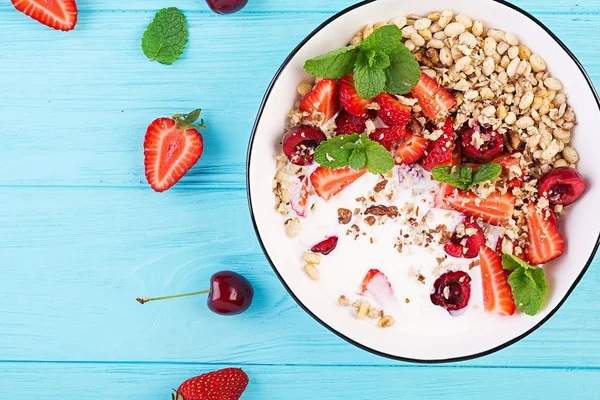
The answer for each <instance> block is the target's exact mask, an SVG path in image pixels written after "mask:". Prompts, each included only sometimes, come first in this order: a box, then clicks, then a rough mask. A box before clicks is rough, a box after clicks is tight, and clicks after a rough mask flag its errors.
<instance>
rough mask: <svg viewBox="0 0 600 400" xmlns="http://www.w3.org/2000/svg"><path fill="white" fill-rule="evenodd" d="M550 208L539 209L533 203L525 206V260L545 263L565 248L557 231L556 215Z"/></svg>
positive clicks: (535, 263)
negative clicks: (527, 239) (527, 242)
mask: <svg viewBox="0 0 600 400" xmlns="http://www.w3.org/2000/svg"><path fill="white" fill-rule="evenodd" d="M552 214H554V212H553V211H552V210H550V209H549V208H548V209H545V210H539V209H538V208H537V206H536V205H535V204H529V205H528V206H527V228H528V229H527V233H528V236H529V246H528V247H527V257H526V258H527V262H528V263H530V264H532V265H540V264H545V263H547V262H548V261H550V260H554V259H555V258H557V257H559V256H560V255H561V254H562V253H563V251H564V250H565V241H564V239H563V237H562V236H561V234H560V233H559V232H558V226H557V222H556V216H552Z"/></svg>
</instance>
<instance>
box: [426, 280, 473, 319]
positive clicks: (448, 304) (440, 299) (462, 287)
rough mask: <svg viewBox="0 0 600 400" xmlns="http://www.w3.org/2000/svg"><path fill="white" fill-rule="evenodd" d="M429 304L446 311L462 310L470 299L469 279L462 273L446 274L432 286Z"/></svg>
mask: <svg viewBox="0 0 600 400" xmlns="http://www.w3.org/2000/svg"><path fill="white" fill-rule="evenodd" d="M430 297H431V302H432V303H433V304H435V305H436V306H441V307H444V308H445V309H446V310H448V311H458V310H462V309H463V308H465V307H466V306H467V304H468V303H469V298H470V297H471V277H470V276H469V274H467V273H466V272H463V271H455V272H452V271H451V272H446V273H445V274H444V275H442V276H440V277H439V278H438V279H437V280H436V281H435V283H434V284H433V293H432V294H431V296H430Z"/></svg>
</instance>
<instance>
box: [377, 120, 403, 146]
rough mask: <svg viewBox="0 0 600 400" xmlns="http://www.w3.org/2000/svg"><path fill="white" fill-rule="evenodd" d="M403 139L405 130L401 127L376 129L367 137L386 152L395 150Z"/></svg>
mask: <svg viewBox="0 0 600 400" xmlns="http://www.w3.org/2000/svg"><path fill="white" fill-rule="evenodd" d="M405 137H406V128H404V126H401V125H398V126H392V127H391V128H377V129H376V130H375V132H373V133H371V134H370V135H369V139H371V140H374V141H376V142H378V143H379V144H380V145H382V146H383V147H385V148H386V149H388V150H392V149H393V148H395V147H396V146H397V145H398V143H400V142H401V141H402V139H404V138H405Z"/></svg>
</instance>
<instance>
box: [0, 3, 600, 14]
mask: <svg viewBox="0 0 600 400" xmlns="http://www.w3.org/2000/svg"><path fill="white" fill-rule="evenodd" d="M511 2H512V3H513V4H515V5H517V6H519V7H521V8H523V9H525V10H527V11H529V12H533V13H544V14H553V13H594V12H599V11H600V6H599V5H598V2H597V1H595V0H580V1H577V2H575V1H563V2H542V1H539V0H512V1H511ZM355 3H358V1H356V0H337V1H322V0H303V1H289V0H266V1H258V0H249V2H248V5H247V6H246V8H245V9H244V10H243V11H242V12H241V14H251V13H273V12H295V13H303V12H306V11H308V12H313V11H318V12H322V13H328V14H334V13H336V12H338V11H340V10H342V9H344V8H346V7H349V6H351V5H353V4H355ZM77 4H78V7H79V10H80V13H85V12H90V11H116V10H118V11H121V10H129V11H142V10H158V9H160V8H163V7H166V6H167V5H165V3H164V2H162V1H160V0H147V1H126V2H125V1H118V0H106V1H102V2H96V1H90V0H79V1H78V2H77ZM168 6H169V7H178V8H180V9H181V10H184V11H186V12H191V11H194V12H203V13H211V14H212V12H211V11H210V9H209V8H208V6H207V5H206V4H205V3H204V2H203V1H201V0H172V1H170V2H169V4H168ZM11 8H12V7H11V5H10V4H9V3H6V2H5V3H2V4H0V12H2V11H3V10H4V11H9V10H10V9H11ZM219 18H225V17H219Z"/></svg>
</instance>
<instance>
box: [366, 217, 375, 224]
mask: <svg viewBox="0 0 600 400" xmlns="http://www.w3.org/2000/svg"><path fill="white" fill-rule="evenodd" d="M375 221H376V219H375V217H374V216H372V215H369V216H368V217H367V218H365V224H367V225H369V226H373V225H375Z"/></svg>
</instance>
